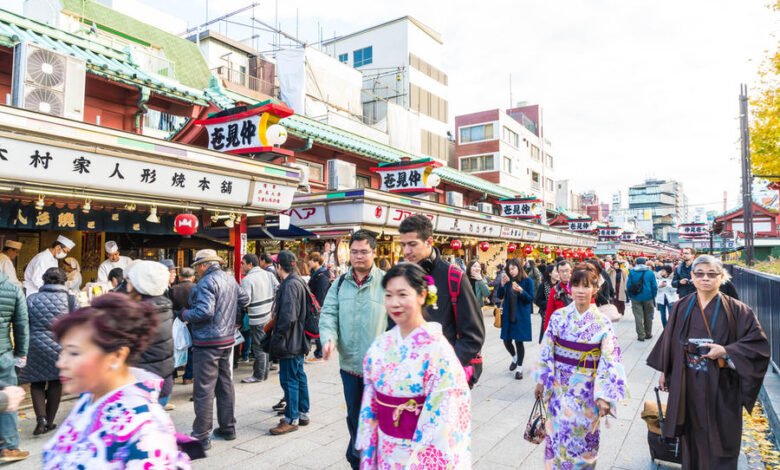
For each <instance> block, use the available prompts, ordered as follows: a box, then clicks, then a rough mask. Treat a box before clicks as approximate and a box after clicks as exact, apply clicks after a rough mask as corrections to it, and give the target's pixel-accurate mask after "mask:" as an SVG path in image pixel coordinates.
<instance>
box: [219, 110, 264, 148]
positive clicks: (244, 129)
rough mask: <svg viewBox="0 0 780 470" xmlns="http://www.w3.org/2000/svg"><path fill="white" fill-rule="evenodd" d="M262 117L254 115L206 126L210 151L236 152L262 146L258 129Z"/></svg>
mask: <svg viewBox="0 0 780 470" xmlns="http://www.w3.org/2000/svg"><path fill="white" fill-rule="evenodd" d="M259 122H260V116H259V115H254V116H249V117H246V118H244V119H240V120H237V121H233V122H223V123H219V124H209V125H206V130H207V131H208V135H209V149H210V150H216V151H219V152H236V151H240V150H246V149H252V148H257V147H260V146H261V143H260V136H259V135H258V133H257V128H258V125H259Z"/></svg>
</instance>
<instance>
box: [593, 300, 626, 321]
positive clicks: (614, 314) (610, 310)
mask: <svg viewBox="0 0 780 470" xmlns="http://www.w3.org/2000/svg"><path fill="white" fill-rule="evenodd" d="M598 309H599V312H601V314H602V315H604V316H605V317H607V318H609V321H611V322H612V323H617V322H619V321H620V318H621V315H620V312H619V311H618V309H617V307H616V306H614V305H612V304H604V305H602V306H601V307H599V308H598Z"/></svg>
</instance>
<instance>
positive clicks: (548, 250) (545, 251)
mask: <svg viewBox="0 0 780 470" xmlns="http://www.w3.org/2000/svg"><path fill="white" fill-rule="evenodd" d="M550 251H551V250H550V247H549V246H545V247H544V248H542V252H543V253H544V254H545V255H549V254H550Z"/></svg>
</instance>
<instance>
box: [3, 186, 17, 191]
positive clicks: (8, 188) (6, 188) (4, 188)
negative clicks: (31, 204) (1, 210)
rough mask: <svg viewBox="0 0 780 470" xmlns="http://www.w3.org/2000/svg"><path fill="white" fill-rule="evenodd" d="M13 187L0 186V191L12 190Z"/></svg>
mask: <svg viewBox="0 0 780 470" xmlns="http://www.w3.org/2000/svg"><path fill="white" fill-rule="evenodd" d="M13 190H14V188H12V187H11V186H0V191H13Z"/></svg>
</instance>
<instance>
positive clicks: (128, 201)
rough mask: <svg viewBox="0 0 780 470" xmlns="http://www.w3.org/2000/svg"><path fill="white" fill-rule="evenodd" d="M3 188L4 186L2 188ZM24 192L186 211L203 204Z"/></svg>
mask: <svg viewBox="0 0 780 470" xmlns="http://www.w3.org/2000/svg"><path fill="white" fill-rule="evenodd" d="M0 190H2V188H0ZM22 192H23V193H28V194H41V192H43V193H45V194H46V195H48V196H60V197H89V198H90V199H92V200H95V201H108V202H113V203H115V204H135V205H136V206H138V205H147V204H148V205H155V206H157V207H171V208H175V209H183V210H185V211H187V210H200V209H201V206H190V205H182V204H173V203H167V202H152V201H141V200H138V199H122V198H117V197H111V196H97V195H94V194H83V193H82V194H79V193H75V192H73V193H68V192H62V191H48V190H40V189H28V188H22Z"/></svg>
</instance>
